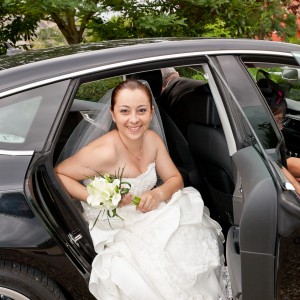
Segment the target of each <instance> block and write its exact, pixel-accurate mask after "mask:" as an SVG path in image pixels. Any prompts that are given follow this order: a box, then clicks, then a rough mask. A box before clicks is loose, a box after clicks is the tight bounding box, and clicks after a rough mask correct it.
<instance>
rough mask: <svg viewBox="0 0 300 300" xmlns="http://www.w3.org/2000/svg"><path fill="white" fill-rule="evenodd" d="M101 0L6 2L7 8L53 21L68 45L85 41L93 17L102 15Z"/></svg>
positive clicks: (23, 0)
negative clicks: (85, 32) (20, 8)
mask: <svg viewBox="0 0 300 300" xmlns="http://www.w3.org/2000/svg"><path fill="white" fill-rule="evenodd" d="M101 2H102V1H100V0H68V1H65V0H39V1H36V0H5V3H6V5H7V6H9V7H11V8H13V9H17V7H22V9H23V10H24V11H26V12H27V13H31V14H32V15H34V16H36V17H38V18H40V19H44V20H49V21H53V22H55V23H56V24H57V26H58V28H59V30H60V31H61V32H62V34H63V35H64V37H65V39H66V41H67V42H68V44H78V43H81V42H82V41H83V33H84V31H85V29H86V26H87V24H88V22H89V21H90V20H91V18H92V17H94V16H96V15H98V14H100V13H101V12H102V9H103V7H102V6H101Z"/></svg>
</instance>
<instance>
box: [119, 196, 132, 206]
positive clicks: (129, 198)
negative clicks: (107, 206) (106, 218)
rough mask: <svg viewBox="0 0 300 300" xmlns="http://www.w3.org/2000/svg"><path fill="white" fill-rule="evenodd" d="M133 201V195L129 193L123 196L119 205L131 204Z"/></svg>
mask: <svg viewBox="0 0 300 300" xmlns="http://www.w3.org/2000/svg"><path fill="white" fill-rule="evenodd" d="M131 201H132V196H131V195H130V194H127V195H125V196H123V198H122V200H121V201H120V202H119V207H122V206H125V205H128V204H130V203H131Z"/></svg>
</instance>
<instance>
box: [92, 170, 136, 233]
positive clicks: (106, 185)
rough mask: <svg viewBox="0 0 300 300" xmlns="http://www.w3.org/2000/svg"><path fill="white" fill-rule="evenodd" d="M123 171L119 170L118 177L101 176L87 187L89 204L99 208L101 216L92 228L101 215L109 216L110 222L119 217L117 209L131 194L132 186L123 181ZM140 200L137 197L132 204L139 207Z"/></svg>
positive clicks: (98, 175)
mask: <svg viewBox="0 0 300 300" xmlns="http://www.w3.org/2000/svg"><path fill="white" fill-rule="evenodd" d="M123 171H124V168H123V169H119V170H118V172H117V174H116V175H109V174H101V173H98V174H97V176H95V177H94V178H89V179H91V182H90V183H89V184H88V185H87V186H86V188H87V191H88V194H89V196H88V197H87V203H88V204H89V205H90V206H92V207H94V208H99V209H100V211H99V214H98V216H97V218H96V220H95V222H94V224H93V226H92V228H91V230H92V229H93V228H94V226H95V224H96V222H97V220H98V218H99V216H100V213H101V212H102V213H105V212H106V214H107V217H108V222H109V218H113V217H118V218H120V219H121V220H123V219H122V217H120V216H119V215H118V213H117V207H118V205H119V202H120V201H121V200H122V197H123V196H124V195H126V194H128V193H129V190H130V188H131V185H130V183H129V182H125V181H122V175H123ZM140 200H141V199H140V198H139V197H137V196H134V197H133V200H132V203H133V204H135V205H138V204H139V202H140Z"/></svg>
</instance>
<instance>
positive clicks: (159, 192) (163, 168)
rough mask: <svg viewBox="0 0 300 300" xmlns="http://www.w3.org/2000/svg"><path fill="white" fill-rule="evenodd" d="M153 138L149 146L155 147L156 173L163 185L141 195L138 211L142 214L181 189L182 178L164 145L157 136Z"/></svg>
mask: <svg viewBox="0 0 300 300" xmlns="http://www.w3.org/2000/svg"><path fill="white" fill-rule="evenodd" d="M153 138H154V139H155V141H152V142H151V145H157V153H156V160H155V165H156V171H157V173H158V175H159V177H160V178H161V179H162V180H163V182H164V183H163V184H162V185H160V186H159V187H157V188H155V189H153V190H151V191H149V192H147V193H145V194H143V195H142V197H141V202H140V204H139V206H138V209H139V210H140V211H142V212H147V211H150V210H153V209H155V208H157V206H158V205H159V203H160V202H162V201H167V200H169V199H170V198H171V196H172V195H173V194H174V193H175V192H177V191H178V190H179V189H181V188H183V180H182V177H181V175H180V173H179V171H178V169H177V168H176V166H175V164H174V163H173V161H172V159H171V157H170V155H169V153H168V151H167V149H166V146H165V144H164V143H163V141H162V140H161V138H160V137H159V136H157V135H155V136H153Z"/></svg>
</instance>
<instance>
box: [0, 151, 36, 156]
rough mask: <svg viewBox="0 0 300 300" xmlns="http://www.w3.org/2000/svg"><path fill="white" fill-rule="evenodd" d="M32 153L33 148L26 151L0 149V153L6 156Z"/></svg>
mask: <svg viewBox="0 0 300 300" xmlns="http://www.w3.org/2000/svg"><path fill="white" fill-rule="evenodd" d="M33 153H34V151H33V150H28V151H13V150H0V155H8V156H29V155H30V156H32V155H33Z"/></svg>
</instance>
